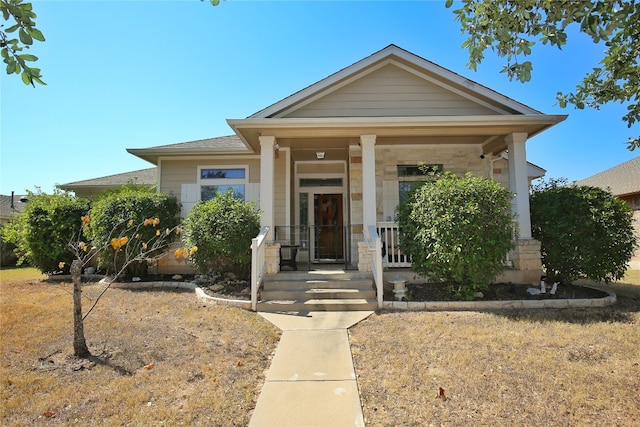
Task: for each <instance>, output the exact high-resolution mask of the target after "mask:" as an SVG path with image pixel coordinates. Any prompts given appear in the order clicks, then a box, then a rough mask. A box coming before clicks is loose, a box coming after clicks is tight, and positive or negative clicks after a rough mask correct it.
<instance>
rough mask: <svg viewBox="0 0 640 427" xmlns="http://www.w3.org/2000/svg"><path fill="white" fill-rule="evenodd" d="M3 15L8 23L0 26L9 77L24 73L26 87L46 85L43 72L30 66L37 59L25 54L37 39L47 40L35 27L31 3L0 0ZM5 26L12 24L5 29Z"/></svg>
mask: <svg viewBox="0 0 640 427" xmlns="http://www.w3.org/2000/svg"><path fill="white" fill-rule="evenodd" d="M0 12H1V13H2V17H3V18H4V21H5V24H2V25H0V28H1V30H0V54H1V55H2V60H3V61H4V63H5V64H6V65H7V74H19V75H20V74H21V76H22V81H23V83H24V84H26V85H32V86H35V83H39V84H41V85H44V84H46V83H45V82H43V81H42V75H41V74H40V69H39V68H36V67H32V66H31V65H30V64H29V63H30V62H34V61H37V60H38V57H37V56H35V55H32V54H30V53H27V52H25V50H28V49H29V48H30V47H31V46H32V45H33V42H34V40H35V41H40V42H43V41H45V38H44V35H42V32H41V31H40V30H39V29H37V28H36V23H35V20H36V17H37V16H36V14H35V13H34V12H33V6H32V4H31V3H28V2H23V0H0ZM5 25H9V26H8V27H6V28H5Z"/></svg>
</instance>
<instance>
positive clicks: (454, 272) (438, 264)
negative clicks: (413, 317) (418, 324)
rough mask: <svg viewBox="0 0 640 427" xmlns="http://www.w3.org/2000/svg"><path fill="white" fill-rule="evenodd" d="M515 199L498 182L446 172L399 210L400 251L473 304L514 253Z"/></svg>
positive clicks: (421, 270)
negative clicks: (512, 208)
mask: <svg viewBox="0 0 640 427" xmlns="http://www.w3.org/2000/svg"><path fill="white" fill-rule="evenodd" d="M511 198H512V194H511V193H510V192H509V191H508V190H506V189H504V188H503V187H502V186H500V185H499V184H498V183H496V182H492V181H489V180H487V179H483V178H476V177H473V176H472V175H471V174H466V175H465V176H464V177H457V176H456V175H454V174H453V173H450V172H449V173H445V174H443V175H441V176H439V177H438V178H437V179H435V180H434V181H433V182H429V183H426V184H424V185H422V186H420V187H418V188H416V189H415V190H414V191H413V192H412V193H411V194H410V196H409V197H408V199H407V201H406V202H405V203H403V204H401V205H400V206H399V208H398V213H397V217H396V220H397V222H398V226H399V229H400V246H401V248H402V250H403V251H404V252H405V253H407V254H408V255H410V256H411V259H412V269H413V270H414V271H415V272H416V273H419V274H421V275H423V276H427V277H429V278H430V279H431V280H437V281H444V282H449V283H450V286H451V289H452V290H453V291H454V292H455V293H456V295H457V296H458V297H459V298H463V299H470V298H472V297H473V295H474V294H475V293H476V292H477V291H479V290H482V289H486V288H487V287H488V285H489V284H490V283H491V282H492V281H493V280H494V279H495V277H496V275H497V274H498V273H500V272H501V271H502V269H503V268H504V259H505V257H506V255H507V253H508V251H509V250H510V249H512V248H513V241H512V239H513V233H514V229H513V214H512V210H511Z"/></svg>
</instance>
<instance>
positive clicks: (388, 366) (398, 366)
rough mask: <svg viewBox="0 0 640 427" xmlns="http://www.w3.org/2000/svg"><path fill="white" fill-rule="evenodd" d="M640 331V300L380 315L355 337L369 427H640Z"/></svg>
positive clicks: (358, 328)
mask: <svg viewBox="0 0 640 427" xmlns="http://www.w3.org/2000/svg"><path fill="white" fill-rule="evenodd" d="M639 323H640V301H638V300H624V301H621V304H620V305H618V306H617V307H613V308H593V309H565V310H534V311H527V312H520V313H516V312H511V313H502V314H501V313H495V314H492V313H480V312H471V313H463V312H442V313H433V312H432V313H429V312H415V313H411V312H408V313H381V314H377V315H373V316H371V317H369V318H368V319H367V320H365V321H364V322H361V323H360V324H358V325H356V326H355V327H354V328H352V330H351V331H350V334H351V344H352V351H353V355H354V361H355V366H356V372H357V375H358V385H359V387H360V392H361V394H362V402H363V407H364V416H365V420H366V422H367V424H368V425H372V426H392V425H402V426H426V425H452V426H459V425H474V426H480V425H545V426H552V425H557V426H566V425H618V426H625V425H626V426H632V425H640V366H639V365H640V352H639V351H638V349H639V348H640V331H639V329H638V327H639ZM440 387H442V389H443V390H444V395H445V396H446V400H445V399H442V398H441V397H439V390H440Z"/></svg>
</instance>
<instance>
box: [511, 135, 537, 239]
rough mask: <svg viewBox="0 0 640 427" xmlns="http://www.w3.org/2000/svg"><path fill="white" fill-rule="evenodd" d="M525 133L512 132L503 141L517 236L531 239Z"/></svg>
mask: <svg viewBox="0 0 640 427" xmlns="http://www.w3.org/2000/svg"><path fill="white" fill-rule="evenodd" d="M527 136H528V135H527V134H526V133H522V132H514V133H512V134H510V135H507V137H506V138H505V141H506V142H507V148H508V150H509V188H510V189H511V191H512V192H513V193H515V195H514V197H513V201H512V208H513V212H514V213H515V214H516V220H517V221H518V236H519V237H518V238H519V239H520V240H525V239H531V211H530V210H529V178H528V176H527V153H526V142H527Z"/></svg>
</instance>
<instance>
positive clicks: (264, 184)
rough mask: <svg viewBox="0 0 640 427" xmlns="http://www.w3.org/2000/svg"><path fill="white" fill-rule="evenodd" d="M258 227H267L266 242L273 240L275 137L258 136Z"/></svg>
mask: <svg viewBox="0 0 640 427" xmlns="http://www.w3.org/2000/svg"><path fill="white" fill-rule="evenodd" d="M259 139H260V210H261V211H262V213H261V215H260V226H261V227H266V226H269V227H271V229H270V230H269V234H267V237H266V239H267V241H269V240H273V236H274V234H273V233H274V229H273V226H274V222H273V221H274V219H273V193H274V188H273V187H274V185H273V173H274V169H275V168H274V152H273V150H274V146H275V143H276V137H275V136H260V137H259Z"/></svg>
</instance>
